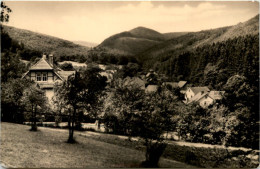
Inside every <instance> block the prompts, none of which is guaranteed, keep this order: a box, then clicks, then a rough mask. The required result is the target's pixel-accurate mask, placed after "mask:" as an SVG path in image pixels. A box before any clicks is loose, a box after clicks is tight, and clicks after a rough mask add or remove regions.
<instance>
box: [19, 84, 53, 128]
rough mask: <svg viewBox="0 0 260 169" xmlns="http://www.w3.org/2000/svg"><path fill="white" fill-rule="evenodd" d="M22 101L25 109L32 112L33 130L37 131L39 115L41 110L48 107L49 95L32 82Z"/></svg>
mask: <svg viewBox="0 0 260 169" xmlns="http://www.w3.org/2000/svg"><path fill="white" fill-rule="evenodd" d="M22 103H23V104H24V107H25V110H27V111H28V112H31V118H30V119H31V124H32V127H31V131H37V124H36V122H37V115H38V113H39V112H40V111H42V110H46V109H47V107H48V106H47V97H46V96H45V93H44V91H43V90H41V89H40V88H39V87H37V86H36V84H32V85H30V86H29V87H27V88H26V89H25V90H24V92H23V97H22Z"/></svg>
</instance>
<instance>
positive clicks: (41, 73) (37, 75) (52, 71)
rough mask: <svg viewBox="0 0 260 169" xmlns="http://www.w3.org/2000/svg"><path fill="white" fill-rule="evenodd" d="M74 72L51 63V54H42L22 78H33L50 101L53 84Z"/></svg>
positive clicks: (52, 93)
mask: <svg viewBox="0 0 260 169" xmlns="http://www.w3.org/2000/svg"><path fill="white" fill-rule="evenodd" d="M72 74H75V71H64V70H62V69H60V68H58V67H56V66H55V65H54V63H53V55H49V56H47V55H43V56H42V58H41V59H40V60H39V61H38V62H37V63H35V64H34V65H32V66H31V67H30V68H29V70H28V71H27V72H26V73H25V74H24V75H23V77H22V78H26V79H30V80H33V81H35V82H36V83H37V85H38V86H39V87H40V88H41V89H42V90H44V91H45V94H46V97H47V98H48V100H49V102H50V103H51V100H52V97H53V96H54V84H55V83H60V82H62V81H64V80H67V78H68V77H69V76H70V75H72Z"/></svg>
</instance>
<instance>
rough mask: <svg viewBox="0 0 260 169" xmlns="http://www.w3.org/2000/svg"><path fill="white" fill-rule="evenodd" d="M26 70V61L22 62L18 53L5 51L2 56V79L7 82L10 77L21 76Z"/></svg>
mask: <svg viewBox="0 0 260 169" xmlns="http://www.w3.org/2000/svg"><path fill="white" fill-rule="evenodd" d="M25 71H26V66H25V64H24V63H22V62H20V60H19V57H18V55H16V54H13V53H10V52H8V51H7V52H5V53H2V56H1V81H2V82H7V81H8V79H14V78H20V77H22V73H24V72H25Z"/></svg>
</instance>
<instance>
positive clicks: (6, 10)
mask: <svg viewBox="0 0 260 169" xmlns="http://www.w3.org/2000/svg"><path fill="white" fill-rule="evenodd" d="M10 12H12V10H11V8H9V7H8V6H6V5H5V3H4V2H3V1H1V23H3V22H8V21H9V14H8V13H10Z"/></svg>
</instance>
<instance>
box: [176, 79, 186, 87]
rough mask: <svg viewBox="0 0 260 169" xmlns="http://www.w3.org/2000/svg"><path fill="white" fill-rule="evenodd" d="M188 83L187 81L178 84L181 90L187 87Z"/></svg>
mask: <svg viewBox="0 0 260 169" xmlns="http://www.w3.org/2000/svg"><path fill="white" fill-rule="evenodd" d="M186 83H187V81H179V83H178V86H179V88H182V87H183V86H185V85H186Z"/></svg>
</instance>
